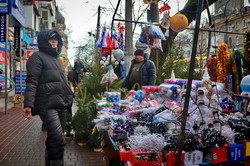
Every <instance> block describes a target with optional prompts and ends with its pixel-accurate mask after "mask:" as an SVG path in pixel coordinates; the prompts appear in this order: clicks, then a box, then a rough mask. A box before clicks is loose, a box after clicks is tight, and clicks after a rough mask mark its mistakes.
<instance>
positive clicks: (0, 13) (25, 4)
mask: <svg viewBox="0 0 250 166" xmlns="http://www.w3.org/2000/svg"><path fill="white" fill-rule="evenodd" d="M0 17H1V30H0V69H1V70H2V71H3V73H2V74H1V75H0V86H1V87H2V88H1V98H0V112H3V111H5V112H6V110H7V109H8V108H9V107H12V106H13V105H14V103H15V104H21V103H22V100H23V97H24V96H25V94H24V91H25V77H26V62H27V60H28V58H29V57H30V56H31V55H32V53H33V52H35V51H37V50H38V45H37V34H38V32H39V31H41V30H45V29H56V30H58V31H59V32H60V34H61V35H62V39H63V42H64V46H63V49H62V54H61V57H60V59H61V60H62V62H63V64H64V67H65V68H66V67H67V65H68V64H69V62H68V58H67V57H68V54H67V49H68V37H67V35H66V34H65V33H64V31H65V29H66V25H65V19H64V17H63V15H62V14H61V13H60V11H59V10H58V7H57V4H56V0H36V1H34V0H2V1H1V5H0Z"/></svg>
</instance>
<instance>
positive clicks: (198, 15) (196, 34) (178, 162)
mask: <svg viewBox="0 0 250 166" xmlns="http://www.w3.org/2000/svg"><path fill="white" fill-rule="evenodd" d="M202 6H203V0H198V6H197V11H196V23H195V32H194V40H193V48H192V55H191V61H190V67H189V74H188V83H187V91H186V96H185V103H184V110H183V113H182V125H181V133H180V136H179V143H178V155H177V158H176V165H177V166H180V165H181V163H182V160H181V156H182V150H183V140H184V138H185V130H186V120H187V115H188V107H189V98H190V91H191V85H192V80H193V72H194V66H195V56H196V51H197V43H198V37H199V30H200V20H201V12H202Z"/></svg>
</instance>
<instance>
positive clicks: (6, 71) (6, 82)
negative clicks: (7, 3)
mask: <svg viewBox="0 0 250 166" xmlns="http://www.w3.org/2000/svg"><path fill="white" fill-rule="evenodd" d="M5 18H6V36H5V114H7V110H8V97H9V96H8V95H7V94H8V93H7V87H8V81H7V79H8V75H7V74H8V26H9V25H8V22H9V17H8V14H6V17H5Z"/></svg>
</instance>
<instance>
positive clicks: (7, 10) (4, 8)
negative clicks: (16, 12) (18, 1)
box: [0, 0, 11, 14]
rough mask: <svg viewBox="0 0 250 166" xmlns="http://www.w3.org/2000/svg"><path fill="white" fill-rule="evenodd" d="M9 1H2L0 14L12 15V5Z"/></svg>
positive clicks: (0, 0) (0, 2) (0, 1)
mask: <svg viewBox="0 0 250 166" xmlns="http://www.w3.org/2000/svg"><path fill="white" fill-rule="evenodd" d="M9 4H10V3H9V0H0V13H1V14H10V9H11V5H9Z"/></svg>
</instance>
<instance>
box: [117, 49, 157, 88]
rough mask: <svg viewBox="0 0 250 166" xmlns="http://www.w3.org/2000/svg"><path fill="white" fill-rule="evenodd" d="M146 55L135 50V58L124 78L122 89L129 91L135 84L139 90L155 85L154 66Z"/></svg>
mask: <svg viewBox="0 0 250 166" xmlns="http://www.w3.org/2000/svg"><path fill="white" fill-rule="evenodd" d="M146 55H147V54H145V53H144V51H143V50H142V49H137V50H136V51H135V52H134V56H135V58H134V59H133V60H132V61H131V66H130V69H129V72H128V76H127V77H126V78H125V81H124V83H123V85H122V87H124V88H127V89H128V90H131V89H132V88H133V86H134V85H135V84H136V83H138V84H139V85H140V88H141V87H142V86H148V85H155V80H156V70H155V64H154V62H153V61H151V60H149V59H148V58H147V57H146ZM135 90H138V89H135Z"/></svg>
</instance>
